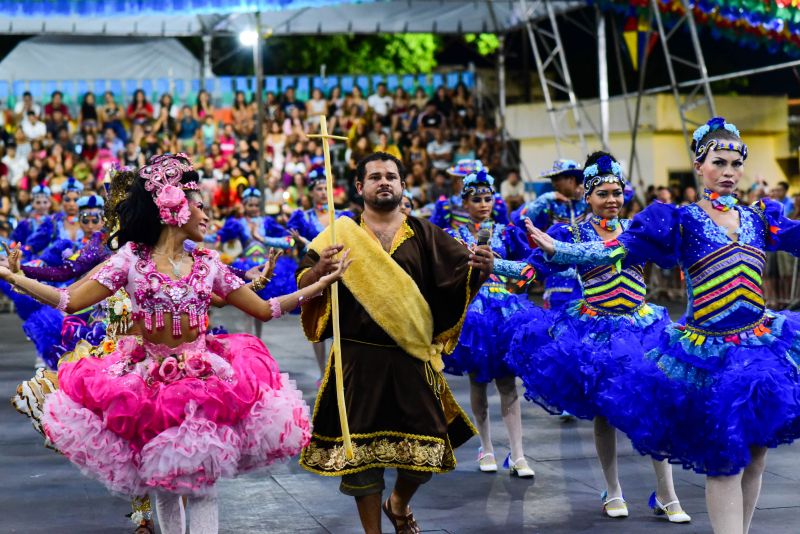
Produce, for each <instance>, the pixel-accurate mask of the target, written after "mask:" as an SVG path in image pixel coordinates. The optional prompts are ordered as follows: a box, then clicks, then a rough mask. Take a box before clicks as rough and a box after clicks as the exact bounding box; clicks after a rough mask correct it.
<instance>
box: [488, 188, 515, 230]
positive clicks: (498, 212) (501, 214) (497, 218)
mask: <svg viewBox="0 0 800 534" xmlns="http://www.w3.org/2000/svg"><path fill="white" fill-rule="evenodd" d="M492 219H494V222H496V223H498V224H509V223H510V222H511V221H509V219H508V206H507V205H506V202H505V200H503V197H502V196H500V193H495V194H494V208H492Z"/></svg>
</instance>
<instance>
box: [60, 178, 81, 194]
mask: <svg viewBox="0 0 800 534" xmlns="http://www.w3.org/2000/svg"><path fill="white" fill-rule="evenodd" d="M69 191H75V192H77V193H81V192H82V191H83V184H82V183H80V182H79V181H78V180H76V179H75V178H67V181H66V182H65V183H64V185H63V186H61V192H62V193H67V192H69Z"/></svg>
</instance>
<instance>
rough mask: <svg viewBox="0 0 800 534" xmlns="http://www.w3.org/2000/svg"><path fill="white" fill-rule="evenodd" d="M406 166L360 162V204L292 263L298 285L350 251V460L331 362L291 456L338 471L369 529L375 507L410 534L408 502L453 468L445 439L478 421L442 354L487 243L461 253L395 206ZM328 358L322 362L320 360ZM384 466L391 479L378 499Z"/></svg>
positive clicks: (310, 309)
mask: <svg viewBox="0 0 800 534" xmlns="http://www.w3.org/2000/svg"><path fill="white" fill-rule="evenodd" d="M404 176H405V174H404V169H403V166H402V164H401V163H400V162H399V161H398V160H397V159H395V158H394V157H392V156H390V155H388V154H385V153H380V152H378V153H375V154H372V155H370V156H368V157H366V158H364V159H363V160H362V161H360V162H359V164H358V176H357V178H356V189H357V191H358V192H359V193H360V194H361V195H362V196H363V197H364V205H365V206H364V208H365V209H364V213H363V214H362V215H361V216H360V217H357V218H356V219H355V220H352V219H347V218H342V219H339V220H337V223H336V239H337V241H339V242H340V243H344V245H337V246H333V247H331V246H328V245H329V243H330V236H329V234H328V233H327V231H326V232H323V233H322V234H320V236H319V237H317V239H315V241H314V242H312V243H311V245H310V250H309V252H308V254H307V255H306V257H305V258H304V259H303V261H302V262H301V264H300V267H299V269H298V285H299V286H300V287H304V286H306V285H309V284H311V283H313V282H314V281H315V280H316V279H318V278H319V277H320V276H322V275H324V274H325V273H326V272H328V271H330V270H331V269H333V268H335V266H336V264H337V261H336V260H335V259H334V256H335V255H336V254H337V253H338V252H340V251H341V250H342V248H344V247H347V248H348V249H349V250H350V257H351V258H352V260H353V263H352V265H351V266H350V269H348V273H349V275H348V276H346V277H345V278H344V279H343V283H342V284H340V286H339V310H340V330H341V343H342V364H343V371H344V372H343V376H344V391H345V400H346V406H347V416H348V422H349V427H350V433H351V439H352V443H353V450H354V457H353V458H352V459H348V458H347V457H346V456H345V453H344V447H343V440H342V432H341V426H340V423H339V415H338V409H337V403H336V387H335V376H334V373H333V372H332V371H333V369H332V361H329V362H328V366H327V369H326V372H325V376H324V378H323V380H322V385H321V386H320V390H319V394H318V396H317V402H316V405H315V406H314V418H313V425H314V433H313V436H312V440H311V443H310V444H309V446H308V447H306V448H305V449H304V450H303V452H302V455H301V458H300V464H301V465H302V466H303V467H304V468H306V469H308V470H309V471H312V472H314V473H318V474H320V475H325V476H341V477H342V480H341V484H340V490H341V491H342V492H343V493H345V494H346V495H351V496H353V497H355V499H356V504H357V506H358V512H359V516H360V518H361V523H362V525H363V527H364V531H365V532H366V533H367V534H373V533H379V532H381V528H380V522H381V515H380V514H381V508H382V509H383V511H384V513H385V514H386V515H387V517H388V518H389V520H390V521H391V522H392V524H393V526H394V527H395V529H396V531H397V532H412V533H413V532H419V527H418V526H417V525H416V522H415V521H414V517H413V515H412V514H411V509H410V508H409V506H408V504H409V502H410V500H411V497H412V495H413V494H414V492H415V491H416V490H417V488H418V487H419V485H420V484H422V483H425V482H427V481H428V480H429V479H430V478H431V475H432V473H443V472H446V471H450V470H452V469H454V468H455V463H456V462H455V457H454V455H453V448H454V447H458V446H459V445H461V444H462V443H464V442H465V441H466V440H468V439H469V438H470V437H471V436H472V435H474V434H475V429H474V427H473V426H472V424H471V423H470V421H469V419H468V417H467V416H466V415H465V414H464V412H463V411H462V410H461V408H460V407H459V406H458V404H457V403H456V402H455V400H454V399H453V396H452V394H451V393H450V389H449V388H448V386H447V382H446V381H445V379H444V377H443V376H442V374H441V369H442V362H441V352H442V351H450V350H452V349H453V348H454V347H455V344H456V343H457V341H458V336H459V334H460V331H461V325H462V323H463V320H464V315H465V313H466V309H467V306H468V305H469V302H470V300H471V299H472V297H473V296H474V295H475V293H476V292H477V290H478V289H479V288H480V286H481V284H482V282H483V281H484V280H485V279H486V277H487V276H488V275H489V274H490V273H491V269H492V266H493V261H492V254H491V251H489V250H488V248H487V247H479V248H476V249H475V250H474V251H472V252H470V251H469V250H467V249H466V248H465V247H464V246H463V245H461V244H459V243H458V242H456V241H455V240H454V239H452V238H451V237H450V236H448V235H447V234H446V233H445V232H444V231H442V230H441V229H439V228H437V227H436V226H434V225H433V224H430V223H429V222H428V221H425V220H420V219H416V218H414V217H410V216H406V215H403V213H402V212H401V211H400V201H401V198H402V193H403V187H404V182H403V177H404ZM329 317H330V295H329V294H327V293H326V294H325V295H323V297H322V298H317V299H314V300H311V301H309V302H308V303H306V304H305V305H304V306H303V309H302V317H301V319H302V323H303V328H304V331H305V333H306V336H307V337H308V338H309V339H310V340H311V341H318V340H320V339H324V338H326V337H329V336H330V335H331V325H330V323H331V321H329V320H328V319H329ZM329 360H330V359H329ZM385 468H396V469H397V470H398V476H397V483H396V484H395V487H394V490H393V491H392V493H391V495H390V496H389V498H388V499H387V500H386V501H385V502H383V504H381V494H382V492H383V489H384V487H385V486H384V481H383V471H384V469H385Z"/></svg>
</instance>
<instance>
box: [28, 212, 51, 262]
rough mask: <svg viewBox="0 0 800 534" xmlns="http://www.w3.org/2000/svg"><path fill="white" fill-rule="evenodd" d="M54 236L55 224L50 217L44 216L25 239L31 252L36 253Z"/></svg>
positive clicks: (45, 246)
mask: <svg viewBox="0 0 800 534" xmlns="http://www.w3.org/2000/svg"><path fill="white" fill-rule="evenodd" d="M55 237H56V225H55V222H54V221H53V218H52V217H46V218H45V219H44V220H43V221H42V223H41V224H40V225H39V227H38V228H37V229H36V231H35V232H33V234H31V235H30V236H29V237H28V239H27V240H26V241H25V245H27V246H28V247H30V249H31V252H33V253H34V254H38V253H40V252H41V251H43V250H44V249H45V248H47V246H48V245H50V243H52V242H53V240H54V239H55Z"/></svg>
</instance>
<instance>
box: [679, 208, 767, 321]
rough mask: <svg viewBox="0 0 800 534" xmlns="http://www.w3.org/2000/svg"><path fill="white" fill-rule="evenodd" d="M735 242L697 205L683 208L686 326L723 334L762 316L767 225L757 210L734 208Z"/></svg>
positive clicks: (758, 319)
mask: <svg viewBox="0 0 800 534" xmlns="http://www.w3.org/2000/svg"><path fill="white" fill-rule="evenodd" d="M735 209H736V211H738V212H739V219H740V222H739V229H738V230H737V232H736V234H737V235H738V241H733V240H731V238H730V237H728V235H727V231H726V230H725V228H723V227H721V226H719V225H717V224H716V223H715V222H714V221H713V220H711V217H709V215H708V214H707V213H706V212H705V211H703V209H702V208H700V207H699V206H697V205H694V204H693V205H690V206H686V207H684V208H681V211H680V218H679V220H680V224H681V231H682V235H683V239H682V240H681V243H680V258H679V261H680V265H681V268H682V269H683V272H684V275H685V279H686V286H687V293H688V300H689V303H688V309H687V325H689V326H691V327H694V328H697V329H699V330H703V331H709V332H714V333H718V332H726V331H734V330H737V329H741V328H746V327H749V326H751V325H753V324H755V323H758V322H759V321H760V320H761V318H762V317H763V315H764V311H765V305H764V294H763V290H762V287H763V281H762V276H763V273H764V265H765V262H766V256H765V254H764V249H765V247H766V244H767V243H766V225H765V224H764V221H763V220H762V215H761V212H760V211H759V210H758V208H751V207H742V206H736V207H735Z"/></svg>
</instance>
